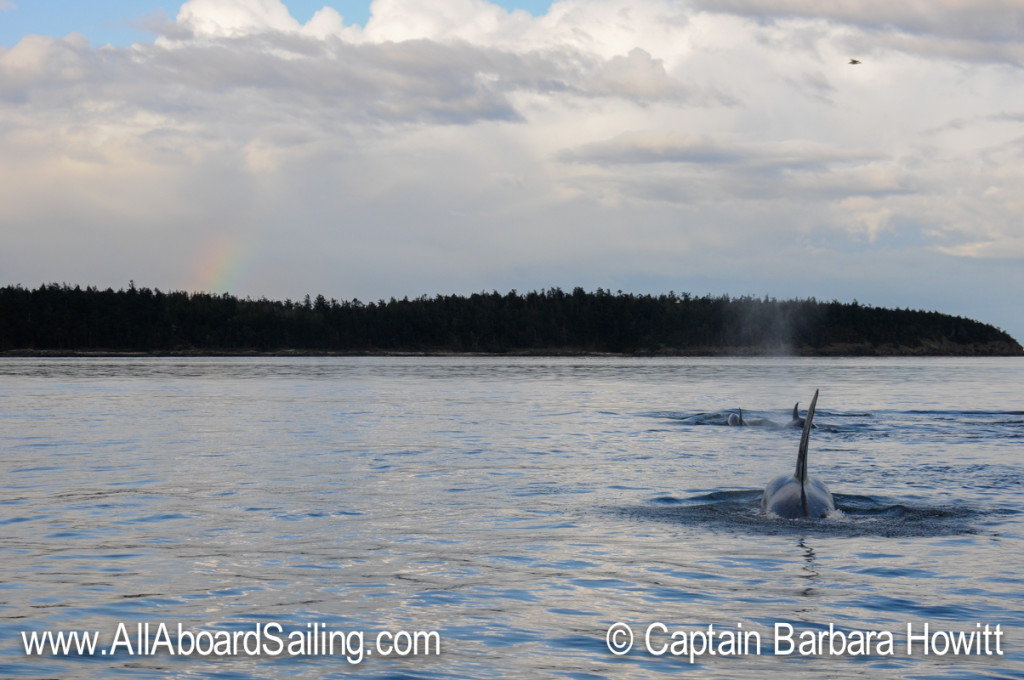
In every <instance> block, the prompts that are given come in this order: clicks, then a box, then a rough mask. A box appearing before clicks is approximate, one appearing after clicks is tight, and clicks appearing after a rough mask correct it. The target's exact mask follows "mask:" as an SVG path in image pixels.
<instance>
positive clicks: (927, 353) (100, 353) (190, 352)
mask: <svg viewBox="0 0 1024 680" xmlns="http://www.w3.org/2000/svg"><path fill="white" fill-rule="evenodd" d="M1022 356H1024V353H1022V352H1016V351H1013V348H1012V347H1009V346H1001V344H1000V345H997V346H991V344H990V345H983V346H976V345H966V346H953V347H950V346H945V347H937V346H924V345H922V346H918V347H892V346H888V345H883V346H881V347H873V346H864V345H855V346H849V345H845V346H832V347H825V348H821V349H813V348H807V347H805V348H770V349H765V348H760V347H739V348H725V349H721V348H708V347H700V348H692V349H680V350H669V349H665V350H658V351H640V352H597V351H588V350H575V349H546V350H511V351H494V352H457V351H450V350H361V351H354V350H309V349H278V350H236V349H195V348H189V349H177V350H152V351H143V350H106V349H89V350H84V349H10V350H2V351H0V358H5V357H12V358H15V357H22V358H93V357H94V358H122V357H123V358H133V357H134V358H148V357H152V358H159V357H181V358H193V357H194V358H202V357H225V358H226V357H467V358H473V357H480V358H483V357H580V358H654V357H694V358H698V357H705V358H711V357H722V358H726V357H763V358H771V357H832V358H865V357H894V358H897V357H978V358H982V357H1022Z"/></svg>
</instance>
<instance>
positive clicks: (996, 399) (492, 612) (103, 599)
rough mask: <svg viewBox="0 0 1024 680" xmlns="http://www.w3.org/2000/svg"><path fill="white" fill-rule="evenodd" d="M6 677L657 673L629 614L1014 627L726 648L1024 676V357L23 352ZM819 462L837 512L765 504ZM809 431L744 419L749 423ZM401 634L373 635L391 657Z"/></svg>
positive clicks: (5, 491) (8, 469) (859, 668)
mask: <svg viewBox="0 0 1024 680" xmlns="http://www.w3.org/2000/svg"><path fill="white" fill-rule="evenodd" d="M0 375H2V381H0V413H2V423H3V425H2V428H0V446H2V452H3V455H2V457H0V489H2V491H0V531H2V532H3V537H4V540H3V542H2V543H0V675H2V676H4V677H45V676H54V677H62V678H92V677H109V676H113V675H123V676H126V677H147V678H169V677H178V676H181V675H189V676H195V677H219V678H235V677H238V678H241V677H259V678H262V677H266V678H275V677H281V676H282V675H288V676H293V677H297V678H319V677H323V676H325V675H336V674H352V675H359V676H361V677H382V678H383V677H409V678H508V677H517V678H551V677H556V678H612V677H614V678H647V677H662V676H664V675H665V674H677V673H681V672H685V671H688V670H690V668H691V664H690V662H689V660H688V659H686V658H671V657H670V656H668V655H666V656H661V657H656V656H653V655H650V654H647V653H646V652H644V651H643V650H642V649H640V648H639V647H637V648H634V649H633V651H631V652H630V653H629V654H627V655H626V656H624V657H621V658H620V657H616V656H614V655H613V654H611V652H609V650H608V648H607V646H606V643H605V634H606V631H607V630H608V627H609V626H610V625H611V624H612V623H615V622H619V621H621V622H626V623H628V624H630V625H631V626H632V627H633V629H634V631H635V632H636V633H637V635H638V642H637V644H638V645H639V644H640V642H639V640H640V638H642V633H643V630H644V627H645V626H646V625H647V624H649V623H651V622H655V621H661V622H664V623H665V624H666V625H667V626H668V627H669V628H670V629H676V628H682V629H686V630H695V629H701V628H703V629H706V628H707V626H708V625H714V626H715V628H716V629H736V628H737V626H738V625H739V626H741V627H742V628H743V629H745V630H755V631H759V632H760V633H761V634H762V635H763V636H764V638H765V640H768V639H770V635H771V631H772V626H773V625H774V623H776V622H789V623H791V624H792V625H794V626H795V627H797V628H798V629H800V628H809V629H814V630H819V629H821V628H824V629H827V628H828V626H829V624H830V623H831V624H835V626H837V627H841V628H843V629H844V630H890V631H894V632H895V633H897V639H898V640H900V639H901V638H902V636H903V635H904V631H905V630H906V626H907V624H908V623H914V624H923V623H924V622H928V623H930V625H931V626H933V627H943V628H947V629H950V630H973V629H974V628H975V625H976V624H977V623H981V624H983V625H984V624H991V625H992V626H995V625H996V624H999V625H1001V627H1002V630H1003V631H1004V637H1003V649H1004V651H1005V652H1006V654H1005V655H1004V656H1001V657H995V656H975V655H972V656H936V655H931V656H923V655H912V656H908V655H907V654H905V653H904V650H903V648H902V646H901V643H900V642H898V644H897V646H898V651H897V653H896V654H894V655H892V656H867V657H858V658H851V657H848V656H846V657H832V656H828V655H824V656H816V657H802V656H799V655H793V656H789V657H781V656H775V655H774V654H773V653H772V649H771V648H770V647H769V646H768V645H767V643H765V644H763V645H762V649H761V653H760V654H756V653H749V654H745V655H737V656H733V657H703V658H699V659H697V661H696V663H695V665H696V666H697V667H699V668H700V673H701V674H702V675H704V676H711V677H733V676H758V675H766V674H769V673H774V674H777V673H784V674H786V675H787V676H790V677H807V678H819V677H823V676H828V677H838V678H845V677H851V678H852V677H860V676H862V675H863V674H864V672H865V671H866V670H867V671H869V672H872V673H878V674H893V673H895V674H898V675H901V676H905V677H940V678H942V677H948V678H954V677H968V676H970V677H977V676H989V677H1020V676H1022V675H1024V653H1022V652H1021V651H1020V650H1021V649H1022V641H1024V637H1022V636H1024V601H1022V599H1024V595H1022V593H1024V588H1022V585H1024V583H1022V582H1024V575H1022V570H1021V568H1020V566H1019V565H1020V564H1021V562H1022V559H1021V558H1022V556H1024V549H1022V544H1021V537H1022V533H1024V532H1022V517H1021V513H1020V508H1019V499H1020V497H1021V492H1022V484H1024V460H1022V459H1021V456H1020V453H1021V444H1022V441H1024V398H1022V397H1024V388H1022V387H1021V385H1024V363H1021V362H1020V361H1019V360H1014V359H971V360H965V359H793V358H780V359H765V358H756V359H679V358H672V359H594V358H585V359H570V358H558V359H553V358H523V359H518V358H517V359H510V358H411V357H410V358H253V359H250V358H245V359H213V358H210V359H196V358H190V359H164V358H161V359H128V358H126V359H98V358H97V359H49V360H40V359H3V360H2V361H0ZM816 388H820V389H821V396H820V397H819V401H818V411H817V413H816V416H815V423H816V424H817V425H818V428H817V429H815V430H814V431H813V433H812V435H811V443H810V456H809V466H810V470H811V472H812V474H814V475H816V476H818V477H820V478H821V479H822V480H823V481H825V482H826V483H827V484H828V485H829V487H830V488H831V490H832V492H833V493H834V494H835V497H836V504H837V507H838V508H839V510H840V513H837V515H836V516H835V517H832V518H830V519H827V520H822V521H809V520H781V519H774V518H768V517H766V516H764V515H763V513H761V511H760V494H761V490H762V489H763V487H764V484H765V483H766V482H767V481H768V480H769V479H770V478H772V477H773V476H775V475H777V474H779V473H781V472H787V471H790V470H791V469H792V468H793V466H794V464H795V461H796V451H797V445H798V441H799V431H798V430H792V429H788V428H785V427H782V426H784V425H785V424H786V423H787V422H788V421H789V417H790V413H791V411H792V408H793V404H794V402H797V401H799V402H800V403H801V411H803V409H804V408H805V407H806V405H807V402H808V401H809V399H810V397H811V395H812V394H813V393H814V390H815V389H816ZM738 408H742V409H743V413H744V417H745V418H746V419H755V420H759V421H761V422H764V423H776V424H778V425H780V427H770V426H762V427H742V428H741V427H728V426H724V424H723V416H724V422H728V416H727V414H728V413H730V412H733V411H734V410H736V409H738ZM121 622H124V623H125V624H127V625H128V626H129V627H130V628H131V630H132V631H134V630H135V628H134V626H135V625H136V624H137V623H144V622H152V623H153V625H154V626H155V625H156V624H157V623H159V622H167V623H168V625H170V624H177V623H178V622H181V623H183V624H184V626H185V627H186V628H191V629H193V630H210V631H218V630H227V631H238V630H249V629H250V628H251V627H252V626H254V625H256V624H257V623H263V624H267V623H270V622H277V623H280V624H281V625H282V626H283V627H284V628H286V629H293V628H294V629H304V628H305V627H306V626H307V624H310V623H312V622H318V623H320V624H322V625H323V626H325V627H326V628H328V629H330V630H338V631H354V630H362V631H367V639H368V640H369V637H370V635H372V634H373V633H375V632H376V631H380V630H385V629H388V630H399V629H406V630H436V631H438V632H439V633H440V635H441V638H442V640H443V643H442V654H441V656H440V657H410V658H383V657H382V656H379V655H378V656H374V655H369V656H365V657H363V658H362V659H361V661H360V663H359V665H358V666H357V665H354V664H351V663H349V661H348V660H347V659H346V658H345V656H343V655H339V656H335V657H326V656H316V655H309V654H307V655H304V656H297V657H290V656H288V655H281V656H278V657H273V658H270V657H268V656H262V657H248V656H245V655H236V656H222V657H216V658H214V657H206V658H203V657H199V656H188V657H186V656H171V655H168V654H165V653H161V654H156V655H152V656H129V655H126V654H123V653H120V654H114V655H109V656H106V655H99V654H97V655H95V656H92V657H82V656H71V657H63V656H58V655H52V654H45V655H42V656H26V655H25V654H24V651H23V649H22V645H21V638H20V632H21V631H31V630H54V631H56V630H97V631H102V633H103V635H102V639H103V641H104V642H105V643H107V644H109V642H110V641H111V638H112V637H113V633H114V630H115V629H116V627H117V625H118V624H119V623H121ZM369 647H372V644H368V648H369Z"/></svg>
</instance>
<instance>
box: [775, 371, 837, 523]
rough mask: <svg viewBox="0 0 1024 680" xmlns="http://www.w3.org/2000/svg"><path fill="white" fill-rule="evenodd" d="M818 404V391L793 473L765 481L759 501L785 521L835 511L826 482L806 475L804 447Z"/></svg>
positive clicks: (823, 514)
mask: <svg viewBox="0 0 1024 680" xmlns="http://www.w3.org/2000/svg"><path fill="white" fill-rule="evenodd" d="M817 403H818V390H815V391H814V398H813V399H811V405H810V407H809V408H808V409H807V417H806V418H804V422H803V434H802V435H801V436H800V449H799V451H798V452H797V456H796V471H795V472H794V473H793V474H791V475H780V476H778V477H776V478H775V479H773V480H772V481H770V482H768V486H766V487H765V489H764V496H763V497H762V498H761V508H762V509H764V511H765V512H768V513H771V514H774V515H778V516H779V517H784V518H786V519H797V518H799V517H825V516H826V515H828V513H830V512H832V511H833V510H835V509H836V503H835V499H833V498H832V492H831V491H829V490H828V487H827V486H825V483H824V482H822V481H821V480H819V479H816V478H814V477H811V476H810V475H809V474H807V445H808V443H809V442H810V439H811V428H812V427H813V424H812V421H813V420H814V407H815V406H816V405H817ZM794 413H796V408H795V407H794Z"/></svg>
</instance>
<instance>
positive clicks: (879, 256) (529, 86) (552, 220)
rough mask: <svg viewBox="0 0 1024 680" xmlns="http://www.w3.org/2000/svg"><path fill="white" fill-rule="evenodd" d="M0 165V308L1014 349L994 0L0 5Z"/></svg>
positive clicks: (1012, 122)
mask: <svg viewBox="0 0 1024 680" xmlns="http://www.w3.org/2000/svg"><path fill="white" fill-rule="evenodd" d="M851 58H857V59H859V60H860V61H861V62H862V63H860V64H856V65H854V64H850V63H849V61H850V59H851ZM0 158H2V162H0V285H11V284H20V285H23V286H26V287H36V286H38V285H40V284H42V283H49V282H56V283H69V284H71V285H74V284H80V285H83V286H85V285H95V286H100V287H104V288H105V287H108V286H110V287H113V288H115V289H116V288H123V287H127V285H128V283H129V281H135V283H136V285H138V286H147V287H151V288H160V289H161V290H190V291H199V290H204V291H211V292H216V293H221V292H230V293H232V294H234V295H238V296H240V297H246V296H251V297H254V298H255V297H261V296H265V297H269V298H272V299H285V298H290V299H301V297H302V296H304V295H305V294H307V293H309V294H312V295H314V296H315V295H316V294H318V293H323V294H324V295H325V296H326V297H328V298H336V299H338V300H350V299H353V298H358V299H360V300H363V301H364V302H365V301H372V300H378V299H388V298H390V297H392V296H394V297H398V298H401V297H405V296H409V297H415V296H419V295H424V294H425V295H430V296H433V295H434V294H450V293H457V294H469V293H473V292H478V291H491V290H497V291H499V292H506V291H508V290H513V289H514V290H518V291H520V292H526V291H530V290H541V289H545V288H552V287H556V286H557V287H561V288H564V289H571V288H573V287H575V286H582V287H584V288H586V289H588V290H594V289H596V288H598V287H601V288H604V289H606V290H611V291H612V292H615V291H618V290H622V291H624V292H632V293H641V294H642V293H663V292H669V291H675V292H690V293H693V294H696V295H703V294H706V293H710V294H713V295H721V294H728V295H733V296H738V295H756V296H764V295H768V296H771V297H777V298H780V299H782V298H791V297H800V298H808V297H815V298H817V299H819V300H832V299H838V300H841V301H844V302H850V301H853V300H857V301H859V302H861V303H862V304H872V305H877V306H885V307H898V308H911V309H927V310H938V311H942V312H947V313H952V314H957V315H963V316H970V317H972V318H976V319H979V320H981V321H985V322H988V323H992V324H994V325H996V326H999V327H1001V328H1003V329H1004V330H1006V331H1008V332H1010V333H1011V334H1012V335H1014V337H1015V338H1017V339H1018V340H1024V301H1022V298H1024V296H1022V295H1021V291H1022V290H1024V182H1022V180H1024V0H972V1H971V2H967V1H966V0H930V1H929V2H927V3H925V2H904V3H892V2H889V1H888V0H884V1H883V0H836V1H835V2H832V3H820V2H812V1H811V0H771V1H770V2H769V1H768V0H715V1H714V2H712V1H710V0H680V1H675V0H559V1H556V2H553V3H548V2H542V1H538V2H525V1H520V2H516V1H515V0H512V1H510V2H503V3H500V4H495V3H491V2H488V1H487V0H373V2H371V3H367V2H365V1H363V2H359V1H357V0H344V1H342V0H335V1H334V2H332V3H329V4H325V3H324V2H322V0H320V1H315V0H314V1H306V0H303V1H301V2H300V1H298V0H293V1H291V2H281V0H189V1H188V2H184V3H179V2H168V1H167V0H120V1H106V2H103V3H95V2H69V1H58V0H37V1H33V0H0Z"/></svg>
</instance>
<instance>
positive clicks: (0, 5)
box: [0, 0, 18, 12]
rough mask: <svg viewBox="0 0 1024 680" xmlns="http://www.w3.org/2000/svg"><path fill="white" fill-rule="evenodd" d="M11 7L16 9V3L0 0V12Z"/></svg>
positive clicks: (9, 0) (10, 0)
mask: <svg viewBox="0 0 1024 680" xmlns="http://www.w3.org/2000/svg"><path fill="white" fill-rule="evenodd" d="M11 9H18V5H17V4H15V3H14V2H13V1H12V0H0V12H6V11H7V10H11Z"/></svg>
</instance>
